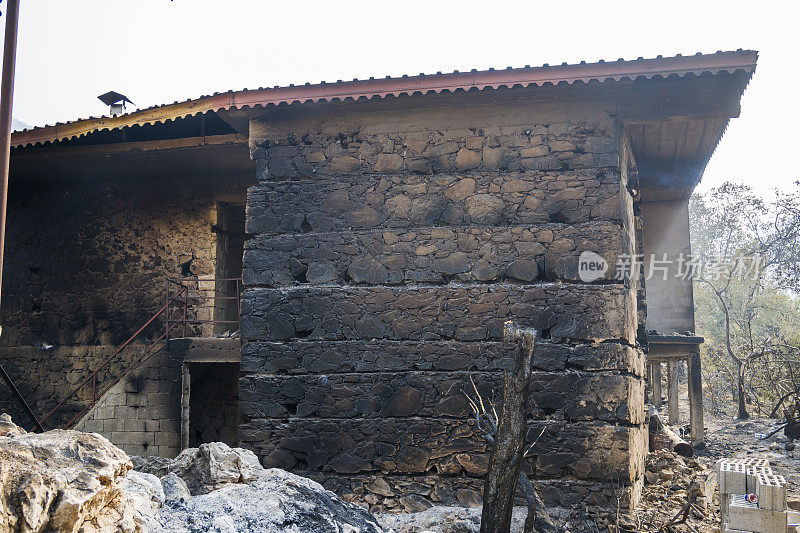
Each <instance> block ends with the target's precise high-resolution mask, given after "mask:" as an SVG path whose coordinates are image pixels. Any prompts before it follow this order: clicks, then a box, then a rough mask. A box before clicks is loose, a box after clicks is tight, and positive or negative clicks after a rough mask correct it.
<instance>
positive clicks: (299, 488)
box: [161, 468, 383, 533]
mask: <svg viewBox="0 0 800 533" xmlns="http://www.w3.org/2000/svg"><path fill="white" fill-rule="evenodd" d="M161 520H162V524H163V525H162V531H164V532H167V533H200V532H206V531H211V532H217V533H223V532H224V533H245V532H247V533H279V532H300V531H302V532H303V533H339V532H343V531H344V532H351V533H355V532H359V533H380V532H382V531H383V529H382V528H381V526H379V525H378V522H377V521H376V520H375V518H374V517H373V516H372V515H371V514H370V513H369V512H367V511H365V510H364V509H362V508H361V507H359V506H357V505H355V504H352V503H345V502H343V501H342V500H340V499H339V498H337V497H336V495H335V494H333V493H332V492H330V491H327V490H325V489H324V488H323V487H322V485H320V484H319V483H316V482H314V481H311V480H310V479H306V478H303V477H300V476H296V475H294V474H290V473H289V472H286V471H284V470H280V469H277V468H271V469H268V470H265V471H264V472H263V473H262V475H261V476H259V477H258V479H256V480H254V481H252V482H251V483H247V484H230V485H227V486H225V487H223V488H221V489H219V490H215V491H213V492H210V493H208V494H203V495H200V496H194V497H193V498H191V499H189V500H188V501H186V502H181V503H176V504H173V506H172V507H170V508H167V507H164V508H163V510H162V513H161Z"/></svg>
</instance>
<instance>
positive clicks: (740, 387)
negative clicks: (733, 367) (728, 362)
mask: <svg viewBox="0 0 800 533" xmlns="http://www.w3.org/2000/svg"><path fill="white" fill-rule="evenodd" d="M744 370H745V365H744V363H741V364H740V365H739V379H738V380H737V381H736V395H737V397H738V400H739V413H738V414H737V415H736V418H738V419H739V420H747V419H748V418H750V413H748V412H747V403H746V402H745V394H746V392H745V390H744Z"/></svg>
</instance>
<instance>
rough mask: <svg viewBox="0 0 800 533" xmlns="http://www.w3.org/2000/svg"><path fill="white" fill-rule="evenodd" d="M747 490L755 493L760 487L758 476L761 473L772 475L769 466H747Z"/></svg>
mask: <svg viewBox="0 0 800 533" xmlns="http://www.w3.org/2000/svg"><path fill="white" fill-rule="evenodd" d="M746 468H747V492H748V493H754V492H756V490H757V489H758V478H759V476H761V475H772V474H773V472H772V468H770V467H769V466H747V467H746Z"/></svg>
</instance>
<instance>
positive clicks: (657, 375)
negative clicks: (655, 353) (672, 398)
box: [651, 361, 662, 407]
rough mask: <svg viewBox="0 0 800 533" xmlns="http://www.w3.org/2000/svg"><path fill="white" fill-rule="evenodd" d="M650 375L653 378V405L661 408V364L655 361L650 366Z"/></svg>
mask: <svg viewBox="0 0 800 533" xmlns="http://www.w3.org/2000/svg"><path fill="white" fill-rule="evenodd" d="M652 367H653V369H652V370H651V375H652V377H653V405H655V406H656V407H661V399H662V395H661V362H660V361H656V362H655V363H653V365H652Z"/></svg>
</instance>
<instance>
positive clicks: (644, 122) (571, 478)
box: [0, 50, 756, 509]
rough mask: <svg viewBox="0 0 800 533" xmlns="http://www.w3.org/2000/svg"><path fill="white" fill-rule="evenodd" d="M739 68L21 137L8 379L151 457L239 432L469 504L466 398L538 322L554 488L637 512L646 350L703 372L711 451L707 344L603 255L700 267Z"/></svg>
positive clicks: (476, 452) (251, 440) (348, 471)
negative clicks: (699, 228) (694, 232)
mask: <svg viewBox="0 0 800 533" xmlns="http://www.w3.org/2000/svg"><path fill="white" fill-rule="evenodd" d="M755 62H756V53H755V52H750V51H741V50H740V51H736V52H725V53H717V54H712V55H696V56H688V57H681V56H678V57H673V58H661V57H659V58H657V59H649V60H644V59H638V60H634V61H623V60H620V61H616V62H605V63H604V62H600V63H596V64H583V63H582V64H579V65H566V64H565V65H561V66H543V67H537V68H530V67H525V68H522V69H507V70H490V71H485V72H475V71H473V72H468V73H458V72H455V73H451V74H436V75H428V76H423V75H420V76H413V77H402V78H386V79H369V80H361V81H359V80H354V81H352V82H338V83H333V84H319V85H305V86H289V87H276V88H272V89H258V90H243V91H238V92H228V93H221V94H216V95H213V96H208V97H202V98H199V99H196V100H191V101H187V102H181V103H175V104H171V105H165V106H160V107H155V108H150V109H145V110H141V111H136V112H133V113H130V114H126V115H122V116H117V117H102V118H94V119H86V120H79V121H76V122H72V123H67V124H57V125H55V126H48V127H44V128H36V129H33V130H30V131H23V132H17V133H15V134H14V136H13V145H14V149H13V152H12V160H11V182H12V188H11V191H10V203H9V210H8V213H9V227H8V238H7V242H8V248H7V261H8V264H7V272H6V283H5V287H4V290H5V291H6V294H7V296H6V297H5V298H4V300H3V308H2V325H3V334H2V337H0V342H1V343H2V349H0V363H2V365H3V366H4V367H5V368H6V369H7V370H8V371H9V373H10V374H11V376H12V378H13V379H14V381H15V382H16V384H17V386H18V388H19V389H20V391H21V393H22V396H23V397H24V398H25V399H26V400H27V401H28V403H29V404H30V405H31V408H32V409H33V412H34V414H35V415H36V417H37V418H38V419H40V420H43V425H44V426H45V427H61V426H64V425H71V426H73V427H78V428H81V429H84V430H87V431H96V432H99V433H102V434H104V435H106V436H107V437H109V438H110V439H111V440H112V442H114V443H115V444H118V445H120V446H121V447H123V449H125V450H126V451H128V452H129V453H133V454H140V455H142V454H147V455H159V454H160V455H175V454H177V453H178V452H179V450H180V449H181V448H182V447H186V446H190V445H195V444H197V443H198V442H203V441H208V440H224V441H226V442H229V443H232V444H235V443H238V444H240V445H241V446H243V447H247V448H250V449H252V450H253V451H255V452H256V453H257V454H258V456H259V457H260V458H261V460H262V462H263V463H264V465H265V466H277V467H281V468H286V469H289V470H292V471H295V472H299V473H302V474H304V475H308V476H310V477H313V478H316V479H319V480H321V481H322V482H323V483H324V484H325V485H326V486H328V487H329V488H331V489H333V490H335V491H337V492H338V493H340V494H343V495H345V496H346V497H348V498H351V499H355V500H360V501H365V502H367V503H369V504H371V505H373V506H376V507H379V508H408V509H414V508H418V507H420V506H424V505H426V504H427V502H447V503H453V502H460V503H470V502H473V501H475V500H476V499H478V498H479V497H480V490H481V486H482V480H481V476H482V475H483V474H484V472H485V469H486V465H487V459H488V457H487V455H488V453H489V450H487V448H486V446H485V445H484V444H483V442H482V441H481V439H480V438H477V437H476V435H475V433H474V429H475V428H474V426H473V423H472V421H471V413H470V410H469V406H468V403H467V401H466V399H465V397H464V391H465V390H466V387H470V386H471V385H470V378H472V379H473V380H474V381H475V382H476V384H477V386H478V388H479V389H480V390H481V391H482V392H483V393H484V396H486V397H491V396H492V393H494V394H495V395H497V396H499V386H500V379H501V370H502V369H504V368H506V367H507V365H508V363H509V360H510V357H511V355H512V353H513V350H514V347H513V346H509V345H508V344H505V343H503V342H502V338H501V337H502V325H503V323H504V321H506V320H509V319H513V320H515V321H516V322H518V323H519V324H521V325H525V326H534V327H536V328H537V329H538V330H540V331H541V340H540V342H539V343H538V344H537V348H536V354H535V367H536V368H535V376H534V379H533V383H534V384H533V387H532V390H531V392H530V407H529V421H530V423H529V425H530V433H529V437H530V438H531V439H534V438H536V437H538V436H539V435H541V437H540V438H539V440H538V441H537V443H536V445H535V446H534V447H533V448H532V450H531V454H530V460H529V463H528V464H527V465H526V468H527V469H529V471H530V472H531V474H532V475H534V476H535V477H536V478H537V479H539V480H540V486H541V487H542V489H543V496H544V497H545V499H546V500H548V501H549V502H551V503H558V504H560V505H564V506H567V507H569V506H573V505H574V506H581V507H583V508H587V507H588V508H592V507H594V506H599V507H601V506H605V505H608V504H610V503H613V505H614V506H616V502H617V499H618V498H619V497H622V498H623V501H626V502H628V503H633V502H635V500H636V498H637V496H638V492H639V490H640V488H641V484H642V474H643V465H644V457H645V454H646V452H647V446H648V442H647V440H648V436H647V430H646V425H645V422H646V410H645V382H646V375H647V372H646V370H645V369H646V366H647V363H650V367H652V371H651V372H650V373H649V374H650V376H651V379H653V376H655V375H656V374H658V379H659V387H658V389H659V391H660V367H661V361H663V360H669V361H670V366H669V368H670V369H671V372H670V375H671V376H672V377H673V378H674V377H675V376H676V375H677V372H676V366H677V365H678V364H680V362H682V361H685V360H686V361H688V362H689V363H690V364H689V370H690V372H689V376H690V393H691V394H692V398H693V401H694V404H695V406H696V407H697V406H699V407H698V408H697V409H694V410H693V420H692V425H693V426H692V427H693V438H694V439H695V441H697V442H700V441H702V438H703V437H702V407H701V404H700V401H701V398H702V395H701V393H700V389H699V383H700V381H699V378H700V376H699V359H698V358H697V357H696V352H697V350H696V346H697V344H698V343H699V342H701V341H702V339H698V338H697V337H694V336H693V331H694V323H693V317H692V307H693V305H692V295H691V284H690V283H689V282H687V281H685V280H678V281H674V280H673V279H672V278H670V279H669V280H665V281H663V282H653V283H652V284H651V283H650V282H648V283H647V284H644V283H643V282H642V279H640V278H641V276H640V274H641V271H643V269H646V268H647V267H648V264H647V260H645V264H644V266H643V267H641V268H640V267H639V266H638V264H636V262H635V261H634V265H636V266H634V267H633V268H630V269H629V272H630V275H627V276H618V275H617V274H618V270H619V269H618V267H619V266H620V265H625V264H626V263H629V262H630V261H631V260H632V258H633V259H635V258H636V257H640V256H643V257H645V258H647V257H648V256H652V254H657V255H658V257H659V258H660V257H662V254H667V255H668V256H672V255H676V254H680V253H684V252H690V249H689V241H688V215H687V209H686V207H687V202H688V198H689V196H690V195H691V192H692V190H693V188H694V186H695V185H696V184H697V183H698V181H699V180H700V177H701V175H702V173H703V169H704V168H705V165H706V163H707V162H708V160H709V158H710V157H711V155H712V152H713V150H714V148H715V146H716V145H717V143H718V142H719V141H720V139H721V137H722V134H723V132H724V130H725V127H726V125H727V124H728V121H729V120H730V119H731V118H733V117H736V116H738V114H739V100H740V97H741V94H742V92H743V91H744V89H745V86H746V84H747V83H748V81H749V79H750V77H751V75H752V74H753V71H754V69H755ZM588 252H592V253H593V254H594V255H591V257H593V258H594V259H593V261H594V262H595V263H598V264H601V265H602V264H603V262H604V263H605V265H606V266H607V269H606V270H605V272H602V271H600V272H595V274H596V275H594V276H592V277H591V278H590V279H589V278H586V277H585V276H583V275H582V271H581V266H580V265H579V258H580V257H581V255H582V254H585V253H588ZM653 330H655V332H654V331H653ZM236 332H238V333H236ZM687 332H688V333H689V335H687V334H686V333H687ZM648 358H649V359H648ZM656 368H657V369H658V370H656ZM670 383H672V381H670ZM676 383H677V382H676ZM654 388H655V387H654ZM654 396H655V395H654ZM658 397H659V398H660V392H658ZM670 399H671V400H674V396H672V395H671V396H670ZM0 402H2V404H1V405H2V408H3V409H4V410H10V411H11V412H12V413H13V414H14V415H15V416H16V417H17V418H18V419H19V420H22V421H24V422H26V423H28V424H29V425H30V423H31V422H32V421H31V420H28V419H27V418H26V417H25V415H24V413H23V412H22V410H21V409H20V408H19V407H18V405H17V403H15V401H14V398H13V397H12V396H11V395H10V393H7V391H6V390H5V389H2V390H0ZM676 413H677V411H676ZM698 416H699V417H700V418H699V419H698V418H697V417H698Z"/></svg>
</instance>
